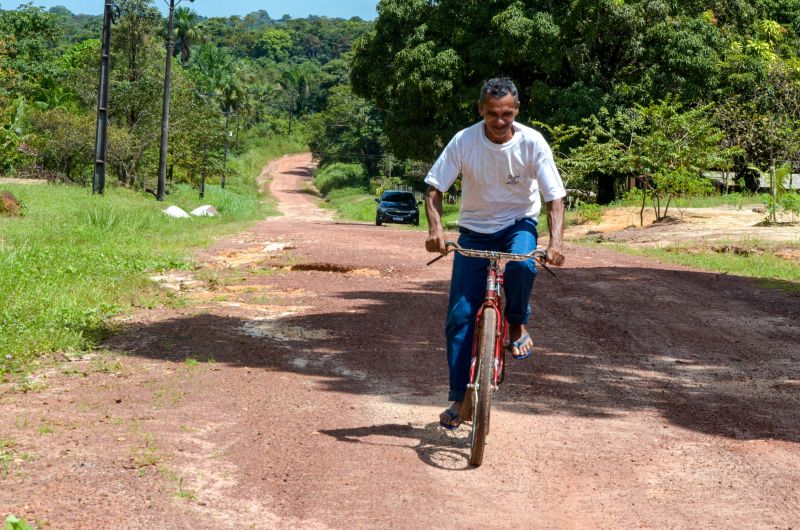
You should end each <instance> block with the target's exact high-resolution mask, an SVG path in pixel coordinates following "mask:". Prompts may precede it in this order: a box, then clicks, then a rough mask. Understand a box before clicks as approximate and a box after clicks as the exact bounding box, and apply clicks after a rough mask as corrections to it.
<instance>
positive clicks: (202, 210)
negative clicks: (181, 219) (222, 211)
mask: <svg viewBox="0 0 800 530" xmlns="http://www.w3.org/2000/svg"><path fill="white" fill-rule="evenodd" d="M192 215H195V216H197V217H216V216H218V215H219V212H218V211H217V209H216V208H214V207H213V206H211V205H210V204H206V205H203V206H201V207H199V208H195V209H194V210H192Z"/></svg>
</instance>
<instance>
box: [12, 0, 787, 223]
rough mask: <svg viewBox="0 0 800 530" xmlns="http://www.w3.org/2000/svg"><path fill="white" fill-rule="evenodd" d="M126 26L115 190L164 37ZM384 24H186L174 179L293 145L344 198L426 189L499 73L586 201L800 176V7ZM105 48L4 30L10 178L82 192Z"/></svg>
mask: <svg viewBox="0 0 800 530" xmlns="http://www.w3.org/2000/svg"><path fill="white" fill-rule="evenodd" d="M119 8H120V9H119V13H118V17H117V20H116V24H115V25H114V28H113V39H112V77H111V98H110V99H111V114H110V133H109V136H110V140H109V142H110V147H109V148H110V151H109V164H110V165H109V167H110V169H111V172H112V173H113V175H115V176H116V180H117V182H118V183H119V184H121V185H124V186H132V187H137V188H146V187H148V186H150V185H151V184H152V181H153V180H154V178H155V173H156V169H157V162H158V141H159V138H160V135H159V120H160V117H161V116H160V103H161V97H162V82H163V63H164V53H165V48H164V40H165V36H166V35H165V34H166V30H165V27H166V22H165V20H164V17H163V16H162V15H161V14H160V13H159V12H158V11H157V10H156V9H155V7H154V3H153V2H152V1H148V0H122V1H121V2H120V3H119ZM378 14H379V16H378V18H377V20H376V21H375V22H374V23H373V22H368V21H364V20H361V19H359V18H353V19H350V20H343V19H329V18H325V17H309V18H305V19H292V18H290V17H288V16H284V17H282V18H281V19H279V20H276V19H272V18H271V17H270V15H269V14H268V13H267V12H266V11H263V10H262V11H256V12H254V13H250V14H249V15H247V16H244V17H239V16H232V17H228V18H210V19H206V18H202V17H200V16H198V15H197V14H196V13H195V12H194V11H193V10H192V9H191V8H189V7H186V6H180V7H179V8H178V9H177V11H176V17H175V42H176V46H175V49H174V54H175V58H176V61H175V63H174V64H175V68H174V74H173V86H172V111H171V124H170V128H171V129H170V138H171V141H170V151H169V165H170V174H171V175H172V177H173V179H174V180H175V181H183V182H188V183H192V184H194V185H196V184H197V182H198V175H199V173H200V170H201V168H207V170H208V173H209V174H210V175H211V176H212V177H214V178H219V177H220V176H221V175H222V173H223V172H224V157H225V152H226V150H227V149H231V150H233V151H241V150H242V149H246V148H247V147H248V141H249V140H250V139H253V138H258V137H265V136H269V135H289V134H298V133H302V134H304V135H305V138H306V139H307V141H308V144H309V146H310V148H311V150H312V152H313V153H314V155H315V157H316V158H317V159H318V160H320V162H321V163H322V165H323V167H324V166H330V165H332V164H338V165H339V166H343V167H344V168H345V174H344V176H343V182H345V183H348V184H356V185H359V186H362V187H364V188H370V187H371V188H373V189H374V188H375V187H376V183H377V182H378V181H380V182H381V183H382V184H381V185H383V186H386V185H410V186H416V187H417V188H419V187H420V186H421V178H422V176H423V175H424V173H425V171H426V169H427V167H428V166H429V164H430V163H431V162H432V160H433V159H434V158H435V156H436V154H437V153H438V151H439V150H440V149H441V147H442V146H443V144H444V143H445V142H446V141H447V140H448V139H449V138H450V137H451V136H452V134H454V133H455V132H456V131H457V130H459V129H460V128H463V127H465V126H467V125H469V124H470V123H472V122H474V121H475V120H476V119H477V112H476V105H475V102H476V98H477V92H478V89H479V87H480V84H481V82H482V80H484V79H486V78H488V77H493V76H497V75H507V76H510V77H511V78H513V79H514V80H515V81H516V82H517V83H518V85H519V87H520V89H521V96H522V114H521V117H520V118H521V121H523V122H527V123H529V124H532V125H534V126H536V127H539V128H540V129H541V130H542V131H543V132H544V133H545V134H546V136H547V137H548V139H549V140H550V141H551V144H552V145H553V147H554V149H555V152H556V153H557V158H558V160H557V163H558V165H559V167H560V168H561V170H562V173H563V175H564V177H565V180H566V181H567V185H568V187H570V188H573V189H581V190H583V191H584V192H585V193H584V195H583V196H584V197H594V200H597V201H598V202H609V201H611V200H614V199H617V198H620V197H621V196H622V195H623V194H628V195H629V196H631V195H633V196H638V197H641V199H642V204H644V202H645V200H648V199H652V200H653V201H654V202H655V203H657V204H660V203H662V202H663V203H664V204H665V205H667V206H668V205H669V201H670V200H672V199H673V198H674V197H675V196H679V195H682V194H696V193H710V192H712V191H713V190H714V186H713V185H714V184H715V185H716V188H717V189H721V190H722V191H730V190H734V189H736V190H740V191H743V190H751V191H753V190H755V189H757V188H758V187H759V186H762V187H763V186H764V185H765V183H768V182H773V183H774V186H773V188H776V192H775V194H774V201H773V203H772V204H771V205H769V206H771V207H772V208H773V209H776V208H779V207H780V206H781V204H779V199H780V195H782V192H783V188H784V187H785V185H786V181H785V180H784V177H788V176H789V175H790V174H791V172H792V171H793V169H794V170H796V168H795V167H794V166H795V165H796V164H795V162H794V161H796V160H797V159H798V158H800V157H798V151H800V134H798V131H800V127H798V124H800V57H798V52H799V51H800V0H759V1H756V2H740V1H738V0H705V1H703V2H700V1H690V2H685V1H684V2H678V1H669V0H624V1H623V0H601V1H591V2H589V1H576V2H555V3H554V2H544V1H541V0H525V1H522V0H501V1H495V2H463V1H457V0H440V1H436V2H432V1H429V0H382V1H380V2H379V3H378ZM101 29H102V19H101V17H97V16H85V15H75V14H73V13H71V12H70V11H68V10H67V9H65V8H63V7H58V8H52V9H50V10H48V11H45V10H42V9H40V8H36V7H32V6H31V5H27V6H23V7H21V8H19V9H17V10H9V11H2V12H0V121H2V123H3V126H2V128H1V129H0V135H2V141H0V171H2V172H3V173H5V174H8V175H18V176H40V177H47V178H57V179H61V180H66V181H71V182H75V183H82V184H85V183H86V182H87V181H88V180H89V178H90V176H91V175H90V173H91V167H92V166H91V161H92V152H93V147H94V127H95V125H94V122H95V114H94V113H95V109H96V101H97V78H98V64H99V54H100V40H99V38H100V33H101ZM226 132H227V134H226ZM703 175H705V176H708V175H715V176H716V180H713V179H709V178H705V177H704V176H703ZM790 184H791V183H790V182H789V187H790ZM794 198H795V197H794V195H793V194H788V195H787V197H786V204H784V206H786V205H788V206H789V207H791V205H792V201H793V200H794ZM795 202H797V201H795ZM659 212H660V209H659Z"/></svg>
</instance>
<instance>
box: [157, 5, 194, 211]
mask: <svg viewBox="0 0 800 530" xmlns="http://www.w3.org/2000/svg"><path fill="white" fill-rule="evenodd" d="M164 1H165V2H166V0H164ZM189 1H190V2H194V0H189ZM180 3H181V0H178V1H177V2H175V0H169V3H168V5H169V20H168V22H167V63H166V65H165V67H164V102H163V103H164V104H163V107H162V109H161V154H160V156H159V158H158V189H157V190H156V199H157V200H159V201H163V200H164V195H165V194H166V188H167V186H166V180H167V141H168V136H169V94H170V85H171V83H172V52H173V51H174V50H175V40H174V39H173V36H172V31H173V29H174V28H175V5H176V4H180Z"/></svg>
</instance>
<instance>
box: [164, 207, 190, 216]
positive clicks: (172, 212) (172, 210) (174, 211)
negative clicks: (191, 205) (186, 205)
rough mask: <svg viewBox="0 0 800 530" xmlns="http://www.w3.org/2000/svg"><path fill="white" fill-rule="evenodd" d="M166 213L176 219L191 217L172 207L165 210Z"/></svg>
mask: <svg viewBox="0 0 800 530" xmlns="http://www.w3.org/2000/svg"><path fill="white" fill-rule="evenodd" d="M164 213H165V214H166V215H168V216H170V217H173V218H175V219H186V218H187V217H189V214H188V213H186V212H184V211H183V210H181V209H180V208H178V207H177V206H170V207H169V208H167V209H166V210H164Z"/></svg>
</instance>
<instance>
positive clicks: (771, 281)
mask: <svg viewBox="0 0 800 530" xmlns="http://www.w3.org/2000/svg"><path fill="white" fill-rule="evenodd" d="M602 245H603V247H605V248H609V247H611V248H613V249H614V250H617V251H619V252H624V253H626V254H632V255H635V256H646V257H649V258H654V259H657V260H659V261H662V262H666V263H674V264H677V265H684V266H687V267H693V268H696V269H701V270H707V271H712V272H717V273H724V274H731V275H735V276H744V277H748V278H754V279H756V280H757V281H758V283H759V285H761V286H763V287H768V288H778V289H781V290H785V291H789V292H796V293H800V266H798V264H797V262H793V261H790V260H787V259H785V258H782V257H780V256H778V255H776V251H777V250H778V249H779V248H787V246H792V247H794V248H800V244H794V245H777V244H775V243H768V242H762V241H758V240H746V241H735V242H726V243H715V244H713V245H708V244H699V245H675V246H671V247H666V248H661V249H654V248H635V247H630V246H628V245H623V244H611V245H609V244H602Z"/></svg>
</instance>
